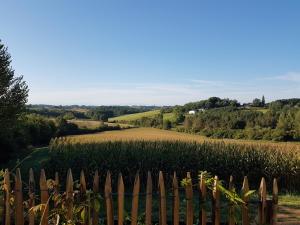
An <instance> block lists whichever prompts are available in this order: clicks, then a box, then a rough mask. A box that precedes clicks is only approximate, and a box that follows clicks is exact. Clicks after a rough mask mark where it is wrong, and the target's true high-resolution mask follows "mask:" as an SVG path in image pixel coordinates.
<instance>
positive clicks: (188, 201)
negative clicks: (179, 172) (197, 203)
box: [185, 172, 194, 225]
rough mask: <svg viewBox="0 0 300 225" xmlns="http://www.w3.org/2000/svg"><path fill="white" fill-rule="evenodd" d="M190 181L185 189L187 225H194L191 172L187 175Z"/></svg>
mask: <svg viewBox="0 0 300 225" xmlns="http://www.w3.org/2000/svg"><path fill="white" fill-rule="evenodd" d="M186 178H187V180H188V181H189V182H188V184H187V185H186V187H185V196H186V225H193V218H194V210H193V186H192V178H191V174H190V172H188V173H187V175H186Z"/></svg>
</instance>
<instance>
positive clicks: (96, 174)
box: [92, 170, 99, 225]
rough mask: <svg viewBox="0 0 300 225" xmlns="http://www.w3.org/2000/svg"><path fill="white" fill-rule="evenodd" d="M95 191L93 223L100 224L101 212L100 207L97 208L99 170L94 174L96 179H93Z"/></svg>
mask: <svg viewBox="0 0 300 225" xmlns="http://www.w3.org/2000/svg"><path fill="white" fill-rule="evenodd" d="M93 192H94V198H97V199H94V202H93V213H92V214H93V221H92V224H93V225H98V224H99V216H98V214H99V212H98V209H96V204H98V202H97V201H98V197H97V195H98V192H99V174H98V170H96V172H95V175H94V181H93Z"/></svg>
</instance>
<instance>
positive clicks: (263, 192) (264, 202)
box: [258, 177, 267, 224]
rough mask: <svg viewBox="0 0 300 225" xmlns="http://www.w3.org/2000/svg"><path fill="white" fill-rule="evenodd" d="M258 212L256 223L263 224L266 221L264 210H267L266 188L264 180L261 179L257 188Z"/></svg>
mask: <svg viewBox="0 0 300 225" xmlns="http://www.w3.org/2000/svg"><path fill="white" fill-rule="evenodd" d="M259 200H260V204H259V212H258V223H259V224H265V223H266V221H267V218H266V216H267V215H266V214H267V213H266V210H267V186H266V180H265V178H264V177H263V178H262V179H261V182H260V187H259Z"/></svg>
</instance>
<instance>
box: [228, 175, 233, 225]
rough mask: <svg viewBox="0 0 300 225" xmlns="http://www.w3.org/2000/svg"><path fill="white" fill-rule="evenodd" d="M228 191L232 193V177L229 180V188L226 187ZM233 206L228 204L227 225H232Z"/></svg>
mask: <svg viewBox="0 0 300 225" xmlns="http://www.w3.org/2000/svg"><path fill="white" fill-rule="evenodd" d="M228 189H229V191H234V184H233V176H230V179H229V186H228ZM234 224H235V221H234V205H233V204H232V203H231V202H229V204H228V225H234Z"/></svg>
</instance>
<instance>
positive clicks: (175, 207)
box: [173, 172, 179, 225]
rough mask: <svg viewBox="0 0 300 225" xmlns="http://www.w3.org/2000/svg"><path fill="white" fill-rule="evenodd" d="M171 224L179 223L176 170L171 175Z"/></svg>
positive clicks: (176, 224) (177, 224)
mask: <svg viewBox="0 0 300 225" xmlns="http://www.w3.org/2000/svg"><path fill="white" fill-rule="evenodd" d="M173 225H179V191H178V181H177V176H176V172H174V175H173Z"/></svg>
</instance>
